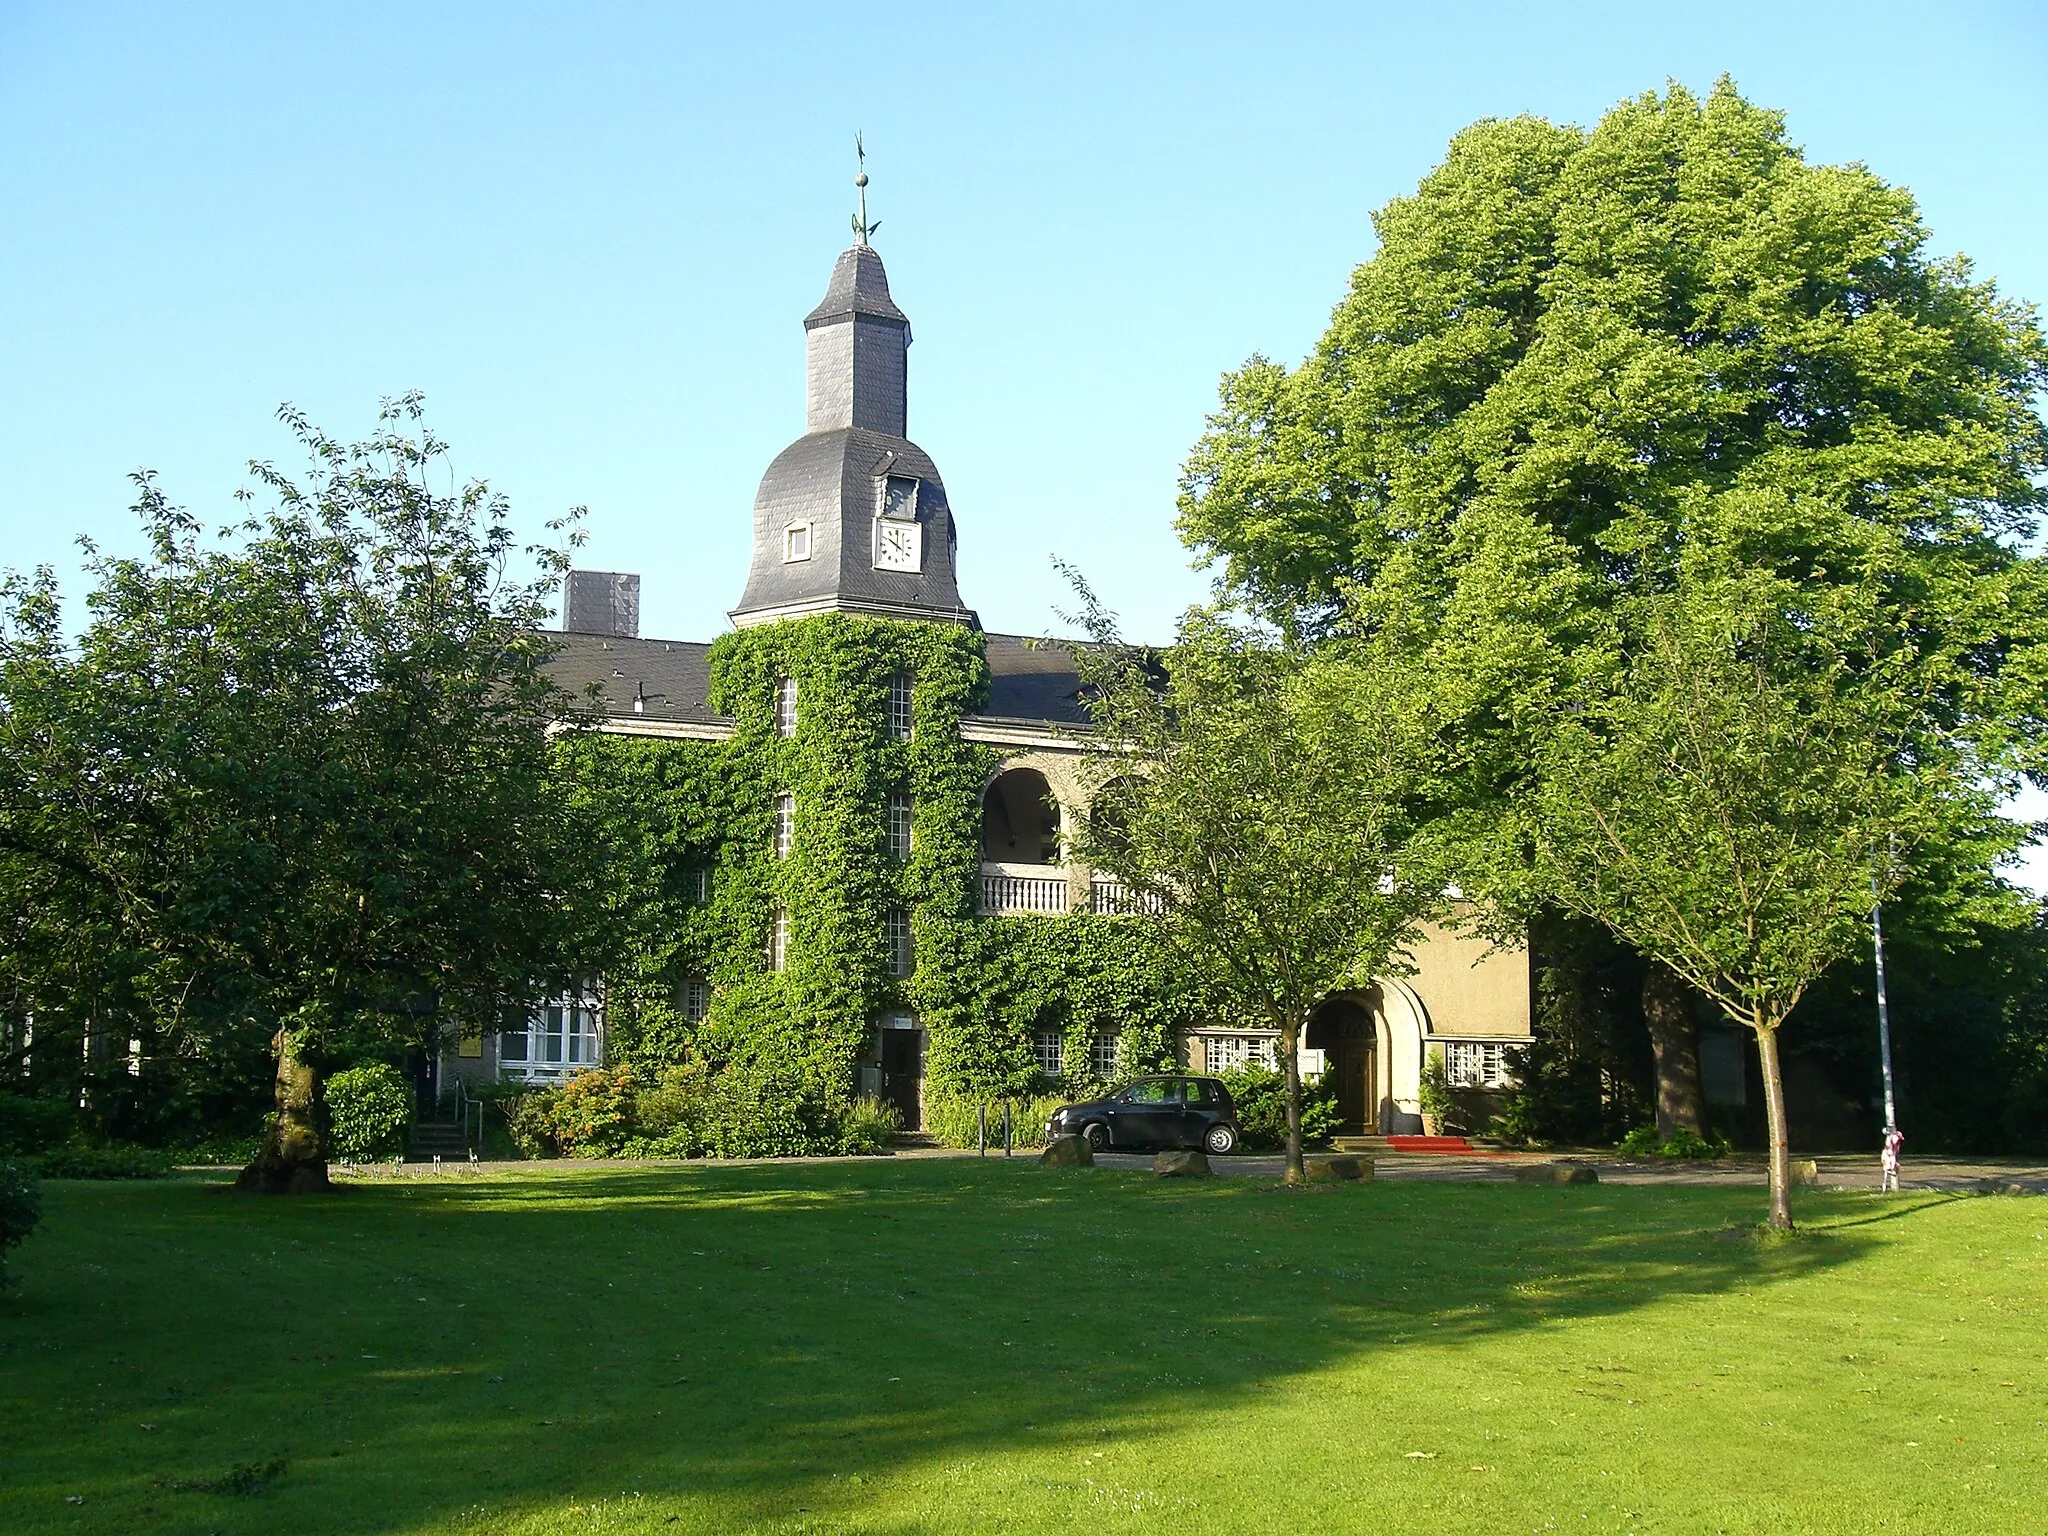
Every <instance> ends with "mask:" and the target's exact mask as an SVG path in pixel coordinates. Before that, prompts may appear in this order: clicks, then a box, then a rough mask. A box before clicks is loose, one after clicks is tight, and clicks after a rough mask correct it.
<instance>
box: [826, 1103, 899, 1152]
mask: <svg viewBox="0 0 2048 1536" xmlns="http://www.w3.org/2000/svg"><path fill="white" fill-rule="evenodd" d="M902 1129H903V1116H902V1114H901V1113H899V1112H898V1110H897V1108H896V1106H895V1105H894V1104H884V1103H883V1102H882V1101H881V1100H880V1099H855V1100H854V1101H853V1102H852V1103H851V1104H849V1105H848V1106H847V1107H846V1110H845V1112H844V1113H843V1114H841V1116H840V1118H839V1150H840V1151H841V1152H844V1153H846V1154H847V1155H848V1156H850V1157H864V1156H868V1155H870V1154H872V1153H876V1152H879V1151H881V1150H882V1148H884V1147H886V1146H888V1145H889V1143H890V1142H891V1141H893V1140H895V1138H896V1133H897V1132H898V1131H900V1130H902Z"/></svg>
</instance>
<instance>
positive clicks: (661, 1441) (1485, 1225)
mask: <svg viewBox="0 0 2048 1536" xmlns="http://www.w3.org/2000/svg"><path fill="white" fill-rule="evenodd" d="M45 1193H46V1202H45V1203H46V1216H45V1222H44V1227H43V1230H42V1231H40V1232H39V1233H38V1234H37V1235H36V1236H35V1237H33V1238H32V1239H30V1241H29V1243H28V1244H27V1245H26V1246H25V1247H23V1248H22V1249H20V1250H18V1251H17V1254H16V1257H15V1260H14V1264H13V1270H14V1272H15V1273H16V1274H17V1275H19V1277H20V1278H21V1280H22V1282H23V1283H22V1285H21V1286H20V1288H19V1289H17V1290H15V1291H14V1292H12V1293H11V1294H10V1295H9V1296H8V1297H7V1299H4V1300H0V1529H4V1530H6V1531H8V1532H11V1533H27V1532H42V1531H74V1530H76V1531H92V1532H95V1533H115V1532H130V1531H134V1532H140V1531H149V1532H159V1531H195V1532H197V1531H221V1532H265V1533H270V1532H288V1533H295V1536H297V1533H304V1536H311V1533H326V1532H357V1531H363V1532H429V1531H434V1532H439V1531H451V1532H453V1531H494V1532H495V1531H506V1532H519V1533H529V1532H533V1533H537V1532H569V1531H575V1532H586V1531H590V1532H597V1531H604V1532H611V1531H621V1532H624V1531H647V1532H678V1533H680V1532H692V1531H721V1532H723V1531H755V1530H758V1531H767V1532H785V1533H791V1536H795V1533H824V1532H840V1531H848V1532H876V1533H882V1532H889V1533H898V1532H900V1533H911V1532H916V1533H939V1532H949V1531H983V1530H997V1531H1039V1530H1046V1531H1088V1532H1117V1533H1121V1532H1149V1531H1159V1532H1169V1531H1170V1532H1175V1533H1181V1532H1203V1533H1231V1532H1254V1531H1256V1532H1268V1531H1271V1532H1285V1531H1302V1532H1313V1533H1318V1536H1321V1533H1330V1536H1336V1533H1349V1532H1382V1531H1384V1532H1407V1531H1414V1532H1427V1533H1431V1536H1440V1533H1451V1532H1468V1531H1469V1532H1487V1533H1494V1532H1515V1531H1525V1530H1526V1531H1551V1530H1558V1531H1582V1532H1586V1531H1599V1532H1610V1531H1612V1532H1619V1531H1645V1532H1647V1531H1682V1532H1693V1531H1701V1532H1717V1531H1727V1532H1770V1533H1774V1536H1775V1533H1783V1532H1803V1531H1817V1532H1818V1531H1825V1532H1835V1531H1858V1532H1863V1531H1873V1530H1877V1529H1880V1528H1883V1529H1886V1530H1889V1531H1930V1532H1931V1531H1940V1532H1975V1531H2000V1532H2003V1531H2025V1530H2038V1529H2040V1528H2041V1522H2042V1518H2043V1517H2042V1514H2041V1511H2042V1510H2043V1508H2044V1507H2048V1474H2044V1466H2043V1455H2044V1452H2048V1435H2044V1430H2043V1421H2044V1419H2048V1201H2037V1200H2026V1199H2012V1198H1973V1199H1962V1198H1950V1197H1936V1196H1926V1195H1916V1196H1900V1197H1889V1198H1877V1197H1869V1196H1849V1195H1835V1196H1825V1195H1816V1196H1811V1197H1809V1198H1808V1199H1806V1200H1805V1202H1804V1203H1803V1205H1802V1207H1801V1212H1800V1214H1801V1217H1802V1219H1803V1221H1804V1222H1805V1224H1806V1225H1805V1227H1804V1231H1803V1235H1801V1236H1800V1237H1798V1238H1796V1239H1793V1240H1790V1241H1781V1242H1766V1243H1757V1242H1754V1241H1750V1240H1740V1241H1728V1240H1726V1239H1725V1238H1724V1237H1722V1236H1720V1235H1718V1234H1721V1233H1722V1231H1723V1229H1724V1228H1727V1227H1728V1226H1729V1225H1730V1224H1731V1223H1741V1222H1746V1221H1750V1220H1753V1219H1754V1218H1755V1217H1756V1216H1757V1214H1758V1213H1759V1210H1760V1205H1761V1195H1760V1193H1758V1192H1756V1191H1733V1190H1719V1189H1681V1188H1668V1187H1659V1188H1618V1187H1606V1186H1603V1187H1598V1188H1590V1189H1588V1188H1539V1187H1527V1186H1517V1185H1492V1184H1451V1183H1441V1184H1415V1183H1405V1184H1404V1183H1393V1184H1377V1185H1362V1186H1349V1187H1334V1188H1327V1189H1318V1190H1316V1191H1314V1192H1285V1191H1281V1190H1278V1189H1276V1188H1274V1187H1272V1186H1269V1185H1266V1184H1263V1183H1261V1182H1258V1181H1254V1180H1249V1179H1230V1180H1215V1181H1210V1182H1206V1183H1191V1182H1170V1183H1169V1182H1156V1183H1155V1182H1154V1181H1152V1180H1150V1179H1149V1178H1145V1177H1142V1176H1132V1175H1125V1174H1117V1173H1111V1172H1108V1171H1106V1170H1097V1171H1093V1172H1087V1171H1076V1172H1073V1173H1052V1172H1045V1171H1041V1170H1039V1169H1038V1168H1036V1167H1035V1166H1032V1165H1030V1164H1028V1163H1025V1162H1021V1161H1020V1162H1017V1163H1010V1164H1005V1163H1003V1162H1001V1161H1000V1160H991V1161H988V1162H980V1161H977V1160H971V1159H970V1160H964V1161H956V1160H944V1161H939V1160H919V1161H898V1162H862V1163H812V1164H800V1165H784V1166H744V1167H720V1166H715V1165H696V1166H689V1167H681V1168H675V1167H629V1166H586V1167H561V1166H557V1167H550V1168H546V1169H543V1170H538V1171H534V1172H530V1173H528V1172H522V1173H520V1174H518V1175H517V1176H506V1177H490V1178H477V1179H470V1178H456V1177H448V1178H442V1179H437V1180H436V1179H418V1180H409V1181H394V1182H383V1183H378V1184H374V1185H371V1186H369V1187H368V1188H366V1189H363V1190H361V1191H359V1192H356V1193H352V1194H349V1195H346V1196H341V1197H336V1198H332V1199H325V1200H316V1199H302V1200H267V1201H266V1200H252V1199H245V1198H238V1197H233V1196H228V1195H224V1194H222V1193H220V1192H218V1190H217V1188H214V1187H209V1186H208V1185H206V1184H204V1183H202V1182H199V1181H197V1180H179V1181H173V1182H168V1183H155V1184H127V1185H118V1184H114V1185H109V1184H97V1185H88V1184H79V1183H63V1184H52V1185H49V1186H46V1191H45ZM69 1500H79V1501H82V1502H68V1501H69Z"/></svg>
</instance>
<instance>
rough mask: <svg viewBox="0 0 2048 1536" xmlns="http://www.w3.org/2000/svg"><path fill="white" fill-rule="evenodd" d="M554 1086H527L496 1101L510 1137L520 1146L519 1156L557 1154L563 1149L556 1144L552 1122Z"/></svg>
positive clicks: (553, 1155) (514, 1144)
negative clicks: (503, 1116)
mask: <svg viewBox="0 0 2048 1536" xmlns="http://www.w3.org/2000/svg"><path fill="white" fill-rule="evenodd" d="M554 1092H555V1091H554V1089H552V1088H528V1089H524V1090H522V1091H521V1092H519V1093H513V1094H507V1095H506V1096H505V1097H504V1098H502V1099H500V1100H499V1101H498V1107H499V1109H500V1110H502V1111H503V1112H504V1115H505V1130H506V1133H507V1134H508V1135H510V1136H511V1138H512V1145H513V1146H515V1147H517V1148H518V1149H519V1155H520V1156H521V1157H560V1156H561V1155H562V1149H561V1148H560V1147H559V1146H557V1145H556V1144H555V1122H554V1116H553V1114H552V1112H551V1111H552V1109H553V1099H554Z"/></svg>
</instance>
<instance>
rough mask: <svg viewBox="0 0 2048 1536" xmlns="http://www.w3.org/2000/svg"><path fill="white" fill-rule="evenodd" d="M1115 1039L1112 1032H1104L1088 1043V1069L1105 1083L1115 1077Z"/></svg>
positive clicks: (1115, 1036) (1114, 1034)
mask: <svg viewBox="0 0 2048 1536" xmlns="http://www.w3.org/2000/svg"><path fill="white" fill-rule="evenodd" d="M1117 1039H1118V1036H1117V1035H1116V1033H1115V1032H1114V1031H1110V1030H1105V1031H1103V1032H1102V1033H1101V1034H1098V1035H1097V1036H1096V1037H1095V1038H1094V1039H1093V1040H1091V1041H1089V1042H1088V1068H1089V1070H1090V1071H1092V1072H1093V1073H1094V1074H1095V1075H1096V1076H1097V1077H1099V1078H1101V1079H1102V1080H1103V1081H1104V1082H1105V1083H1106V1082H1108V1081H1109V1080H1110V1079H1111V1078H1113V1077H1115V1076H1116V1046H1117Z"/></svg>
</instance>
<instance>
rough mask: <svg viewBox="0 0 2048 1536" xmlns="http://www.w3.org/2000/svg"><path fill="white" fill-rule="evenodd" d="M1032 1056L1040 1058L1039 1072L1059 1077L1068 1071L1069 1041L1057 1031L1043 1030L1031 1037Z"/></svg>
mask: <svg viewBox="0 0 2048 1536" xmlns="http://www.w3.org/2000/svg"><path fill="white" fill-rule="evenodd" d="M1031 1054H1032V1055H1034V1056H1036V1057H1037V1058H1038V1070H1039V1071H1041V1072H1043V1073H1044V1074H1045V1075H1046V1076H1047V1077H1058V1076H1059V1075H1060V1074H1061V1073H1062V1072H1064V1071H1066V1069H1067V1040H1066V1036H1064V1035H1062V1034H1061V1033H1060V1032H1059V1031H1058V1030H1056V1029H1041V1030H1040V1031H1038V1033H1037V1034H1035V1035H1033V1036H1032V1037H1031Z"/></svg>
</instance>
